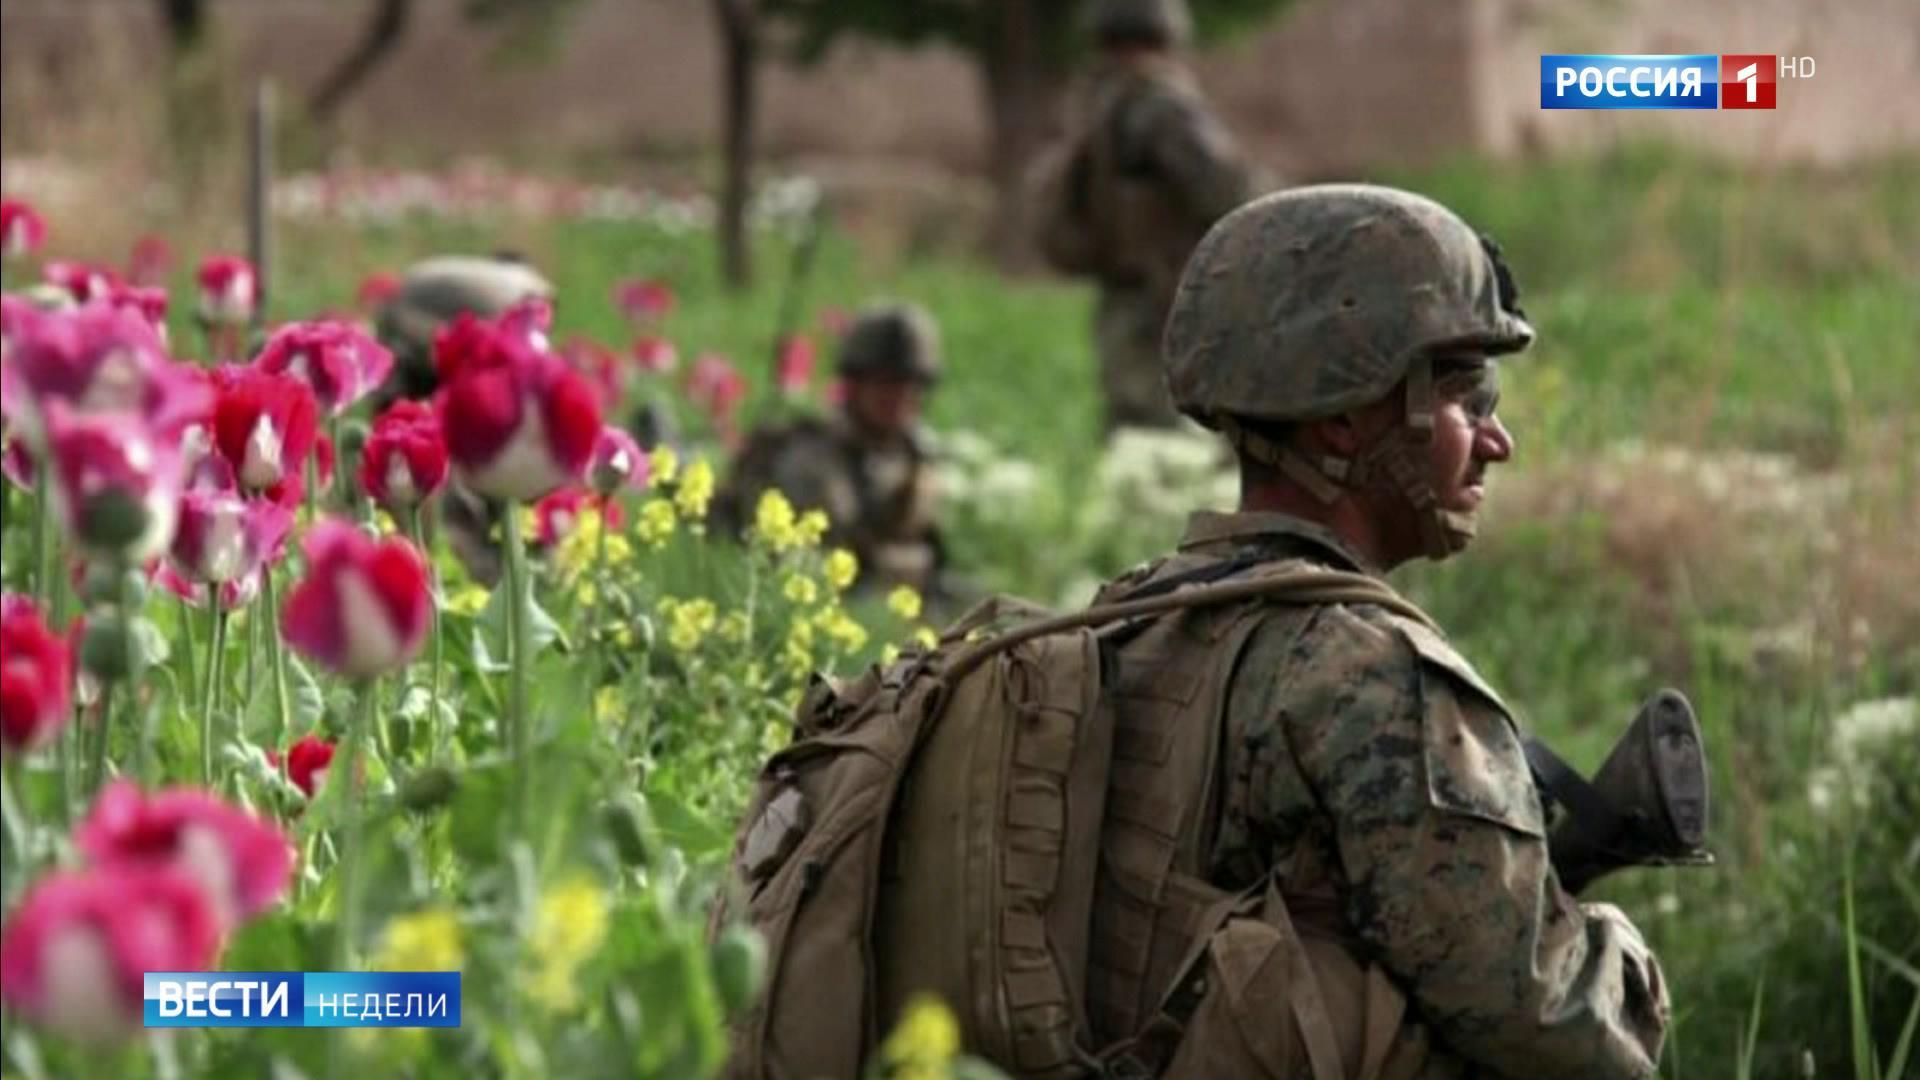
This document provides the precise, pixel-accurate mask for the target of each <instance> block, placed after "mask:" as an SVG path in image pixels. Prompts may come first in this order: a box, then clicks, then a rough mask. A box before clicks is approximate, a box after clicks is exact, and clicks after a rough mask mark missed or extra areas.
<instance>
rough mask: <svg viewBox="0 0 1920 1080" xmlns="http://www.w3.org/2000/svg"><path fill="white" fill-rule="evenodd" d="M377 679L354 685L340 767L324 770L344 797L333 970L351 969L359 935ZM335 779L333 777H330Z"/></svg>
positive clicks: (377, 690)
mask: <svg viewBox="0 0 1920 1080" xmlns="http://www.w3.org/2000/svg"><path fill="white" fill-rule="evenodd" d="M379 685H380V684H379V682H378V680H375V679H365V680H362V681H361V682H360V684H359V686H358V687H357V688H356V690H357V693H358V704H359V707H358V708H356V709H355V710H354V719H353V726H352V727H351V728H349V729H348V730H347V744H346V746H344V747H342V748H341V756H342V757H343V758H344V759H345V760H344V764H342V765H341V771H340V772H335V771H334V770H332V769H329V770H328V771H327V775H328V779H329V782H330V783H344V784H346V785H347V790H346V798H345V799H343V800H341V805H343V806H345V807H346V815H347V820H346V839H345V842H344V843H343V844H342V845H341V848H340V923H339V927H338V931H339V932H338V933H337V934H336V935H335V936H334V942H333V967H334V970H335V971H351V970H353V969H354V968H353V965H354V952H355V945H356V944H357V942H358V940H359V935H360V857H361V855H362V851H361V848H362V847H363V846H364V844H363V843H362V841H363V840H364V839H365V836H364V830H363V828H362V827H363V826H364V824H365V821H366V815H365V812H364V811H365V809H366V807H365V806H364V800H363V799H362V798H361V791H360V754H361V751H362V749H363V748H364V746H365V743H366V740H367V732H368V731H369V730H370V729H371V728H372V726H373V710H374V703H375V702H376V701H377V700H378V699H379ZM336 776H337V777H338V779H334V777H336Z"/></svg>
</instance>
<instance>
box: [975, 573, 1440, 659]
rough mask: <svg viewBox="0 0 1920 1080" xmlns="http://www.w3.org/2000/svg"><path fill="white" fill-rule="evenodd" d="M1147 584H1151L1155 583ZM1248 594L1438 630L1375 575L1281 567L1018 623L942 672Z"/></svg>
mask: <svg viewBox="0 0 1920 1080" xmlns="http://www.w3.org/2000/svg"><path fill="white" fill-rule="evenodd" d="M1147 588H1148V589H1149V590H1151V589H1152V588H1153V586H1151V585H1150V586H1148V587H1147ZM1246 600H1274V601H1277V602H1280V603H1287V604H1373V605H1376V606H1378V607H1383V608H1386V609H1387V610H1388V611H1391V612H1393V613H1394V614H1396V615H1400V616H1402V617H1404V618H1408V619H1411V620H1413V621H1414V622H1417V623H1420V624H1421V625H1423V626H1426V627H1429V628H1431V629H1434V630H1436V631H1437V630H1438V629H1439V627H1438V626H1436V625H1435V624H1434V621H1433V619H1432V618H1431V617H1430V616H1428V615H1427V613H1426V612H1424V611H1421V610H1420V608H1419V607H1418V606H1417V605H1415V604H1414V603H1413V602H1412V601H1410V600H1408V599H1407V598H1405V597H1403V596H1401V595H1400V594H1399V593H1397V592H1395V591H1394V590H1393V588H1392V587H1391V586H1389V585H1387V584H1386V583H1385V582H1383V581H1381V580H1379V579H1378V578H1372V577H1368V576H1367V575H1365V574H1356V573H1352V572H1350V571H1346V570H1282V571H1276V572H1274V573H1270V574H1258V575H1255V576H1253V577H1250V578H1248V579H1247V580H1245V581H1227V582H1220V583H1218V584H1212V585H1201V586H1197V587H1194V588H1178V587H1176V588H1175V589H1174V591H1172V592H1169V593H1163V594H1160V595H1149V596H1145V597H1141V596H1137V595H1136V596H1133V597H1130V598H1129V599H1126V600H1121V601H1118V602H1115V603H1110V604H1100V605H1097V606H1094V607H1090V608H1087V609H1086V610H1084V611H1075V612H1071V613H1069V614H1066V615H1055V616H1053V617H1052V618H1047V619H1039V620H1036V621H1034V622H1030V623H1027V624H1025V625H1023V626H1016V627H1014V628H1013V629H1011V630H1008V631H1006V632H1005V633H1003V634H1000V635H998V636H997V637H993V638H990V639H988V640H986V641H982V642H977V643H975V644H973V645H971V646H968V647H967V648H965V649H962V650H961V651H960V652H958V653H956V654H955V655H954V657H953V659H952V660H951V661H950V662H949V663H948V664H947V666H946V673H947V676H948V678H950V679H959V678H962V677H964V676H965V675H966V674H967V673H968V672H970V671H972V670H973V669H974V668H976V667H978V666H979V665H980V664H981V663H982V662H984V661H986V660H988V659H990V658H991V657H993V656H995V655H998V654H999V653H1003V652H1005V651H1007V650H1008V649H1011V648H1013V647H1014V646H1016V645H1019V644H1020V643H1021V642H1025V641H1031V640H1033V639H1034V638H1037V637H1045V636H1046V635H1048V634H1057V633H1060V632H1061V631H1064V630H1078V629H1080V628H1081V627H1083V626H1102V625H1105V624H1107V623H1116V622H1123V621H1125V620H1127V619H1137V618H1141V617H1144V616H1148V615H1159V614H1163V613H1165V612H1168V611H1178V610H1180V609H1182V608H1193V607H1212V606H1216V605H1222V604H1236V603H1240V602H1242V601H1246Z"/></svg>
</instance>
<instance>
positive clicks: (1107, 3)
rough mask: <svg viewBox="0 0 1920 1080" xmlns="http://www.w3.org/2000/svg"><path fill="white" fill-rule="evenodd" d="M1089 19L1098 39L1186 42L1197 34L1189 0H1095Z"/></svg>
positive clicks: (1089, 31)
mask: <svg viewBox="0 0 1920 1080" xmlns="http://www.w3.org/2000/svg"><path fill="white" fill-rule="evenodd" d="M1086 23H1087V31H1088V33H1090V34H1091V35H1092V36H1093V38H1094V39H1095V40H1096V41H1140V42H1156V43H1158V44H1161V45H1184V44H1186V43H1187V41H1188V40H1189V39H1190V38H1192V37H1193V15H1192V13H1191V12H1189V11H1188V10H1187V4H1186V0H1091V3H1090V4H1089V5H1088V7H1087V13H1086Z"/></svg>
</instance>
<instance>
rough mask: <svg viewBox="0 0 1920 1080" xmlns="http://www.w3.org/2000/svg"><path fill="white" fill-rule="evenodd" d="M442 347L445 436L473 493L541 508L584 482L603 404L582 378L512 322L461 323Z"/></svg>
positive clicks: (442, 339)
mask: <svg viewBox="0 0 1920 1080" xmlns="http://www.w3.org/2000/svg"><path fill="white" fill-rule="evenodd" d="M435 349H436V356H435V362H436V365H437V366H438V368H439V370H440V374H441V379H442V380H443V386H442V389H441V391H440V395H439V397H438V399H437V405H438V411H439V416H440V429H441V431H442V432H443V433H444V434H445V436H446V441H447V451H448V454H449V455H450V456H451V458H452V460H453V463H454V466H455V467H456V468H458V469H459V470H460V477H461V480H462V481H463V482H464V483H465V484H466V485H467V486H468V487H469V488H471V489H472V490H473V491H474V492H476V493H478V494H481V495H487V496H491V497H493V498H497V499H517V500H520V501H523V502H532V501H534V500H536V499H538V498H540V497H541V496H542V495H545V494H547V493H548V492H551V491H554V490H556V489H558V488H561V487H564V486H566V485H567V484H570V483H574V482H577V481H578V480H580V479H581V477H582V475H583V474H584V473H585V471H586V467H587V463H588V461H589V459H591V457H592V455H593V444H594V440H595V439H597V438H598V437H599V435H600V402H599V399H598V397H597V396H596V395H595V393H594V390H593V385H592V384H591V383H589V382H588V381H587V380H586V379H585V378H584V377H582V376H581V375H580V373H579V372H577V371H574V370H573V369H572V368H570V367H568V366H567V363H566V361H564V360H562V359H560V358H559V357H558V356H555V355H553V354H552V353H550V352H547V351H545V350H544V349H541V348H538V347H536V346H535V345H533V344H532V343H531V342H530V341H529V340H528V339H527V337H526V336H524V335H523V333H521V332H520V331H518V330H517V329H515V328H514V327H510V326H508V325H506V324H504V323H502V324H493V325H489V324H487V323H485V322H483V321H481V320H477V319H471V318H466V319H461V320H456V322H455V324H454V325H453V326H451V327H449V328H448V329H447V330H446V331H445V332H443V334H442V335H441V336H440V337H438V338H436V340H435Z"/></svg>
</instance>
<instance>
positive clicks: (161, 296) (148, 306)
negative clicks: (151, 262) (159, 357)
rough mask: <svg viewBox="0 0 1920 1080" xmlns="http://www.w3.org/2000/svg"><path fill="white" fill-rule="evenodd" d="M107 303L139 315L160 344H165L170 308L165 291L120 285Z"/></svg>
mask: <svg viewBox="0 0 1920 1080" xmlns="http://www.w3.org/2000/svg"><path fill="white" fill-rule="evenodd" d="M107 303H109V304H112V305H113V306H114V307H117V308H124V309H125V310H127V311H132V312H135V313H137V314H139V316H140V317H141V318H143V319H145V320H147V325H148V326H151V327H153V333H154V336H155V337H157V338H159V339H160V343H161V344H162V345H165V344H166V342H167V309H168V308H169V307H170V306H171V301H170V300H169V299H168V297H167V290H165V289H161V288H149V287H146V286H142V285H122V286H121V287H119V288H117V289H115V290H113V292H112V293H111V294H110V295H109V296H108V297H107Z"/></svg>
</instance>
